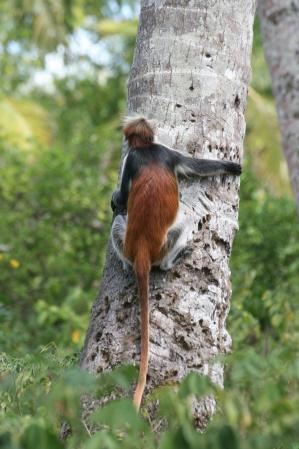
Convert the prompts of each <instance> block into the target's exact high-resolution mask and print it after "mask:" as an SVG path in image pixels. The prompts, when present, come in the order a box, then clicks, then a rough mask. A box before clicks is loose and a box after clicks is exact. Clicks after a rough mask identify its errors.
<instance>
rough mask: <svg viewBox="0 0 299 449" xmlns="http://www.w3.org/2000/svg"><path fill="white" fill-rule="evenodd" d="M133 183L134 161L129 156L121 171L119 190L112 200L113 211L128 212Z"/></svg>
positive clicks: (114, 193) (115, 192)
mask: <svg viewBox="0 0 299 449" xmlns="http://www.w3.org/2000/svg"><path fill="white" fill-rule="evenodd" d="M131 182H132V161H131V157H130V155H129V154H128V155H127V156H126V157H125V159H124V162H123V166H122V170H121V181H120V187H119V189H116V190H115V191H114V192H113V194H112V198H111V209H112V210H113V211H118V212H121V211H123V212H124V211H126V210H127V202H128V196H129V191H130V187H131Z"/></svg>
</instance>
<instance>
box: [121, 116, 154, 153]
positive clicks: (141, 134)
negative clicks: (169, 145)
mask: <svg viewBox="0 0 299 449" xmlns="http://www.w3.org/2000/svg"><path fill="white" fill-rule="evenodd" d="M123 133H124V135H125V137H126V139H127V140H128V142H129V145H130V147H132V148H146V147H148V146H150V145H151V144H152V143H153V141H154V135H155V133H154V128H153V125H152V124H151V123H150V122H149V120H148V119H146V118H145V117H137V116H135V117H134V116H133V117H132V116H129V117H125V118H124V121H123Z"/></svg>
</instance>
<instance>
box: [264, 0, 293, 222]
mask: <svg viewBox="0 0 299 449" xmlns="http://www.w3.org/2000/svg"><path fill="white" fill-rule="evenodd" d="M259 17H260V22H261V29H262V35H263V46H264V49H265V54H266V59H267V62H268V66H269V69H270V73H271V77H272V87H273V93H274V97H275V100H276V108H277V114H278V119H279V125H280V132H281V140H282V146H283V150H284V153H285V157H286V160H287V164H288V169H289V175H290V179H291V184H292V187H293V191H294V195H295V200H296V205H297V211H298V214H299V0H260V1H259Z"/></svg>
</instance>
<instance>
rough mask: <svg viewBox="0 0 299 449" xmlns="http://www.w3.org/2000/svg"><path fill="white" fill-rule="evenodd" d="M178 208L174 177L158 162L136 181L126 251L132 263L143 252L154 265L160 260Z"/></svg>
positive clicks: (152, 164) (153, 163)
mask: <svg viewBox="0 0 299 449" xmlns="http://www.w3.org/2000/svg"><path fill="white" fill-rule="evenodd" d="M178 207H179V200H178V185H177V181H176V178H175V176H174V174H173V173H172V172H171V171H169V170H168V169H167V168H166V167H163V166H162V165H160V164H158V163H155V162H152V163H151V164H150V165H147V166H145V167H144V168H142V169H141V171H140V173H139V174H138V176H137V177H136V178H135V179H134V180H133V182H132V186H131V190H130V193H129V198H128V224H127V231H126V236H125V245H124V252H125V256H126V257H127V258H128V259H129V260H130V261H131V262H132V263H134V262H135V260H136V256H137V254H138V253H139V254H140V252H146V253H147V254H148V255H149V257H150V263H151V264H154V263H158V262H159V261H160V257H161V256H160V253H161V249H162V246H163V244H164V243H165V240H166V234H167V231H168V230H169V228H170V226H171V225H172V224H173V222H174V220H175V218H176V215H177V211H178Z"/></svg>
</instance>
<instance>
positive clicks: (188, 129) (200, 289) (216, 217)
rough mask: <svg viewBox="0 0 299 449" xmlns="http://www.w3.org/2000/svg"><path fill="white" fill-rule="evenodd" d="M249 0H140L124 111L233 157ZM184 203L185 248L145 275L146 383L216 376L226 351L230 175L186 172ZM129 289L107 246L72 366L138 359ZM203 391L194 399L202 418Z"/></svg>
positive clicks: (207, 153)
mask: <svg viewBox="0 0 299 449" xmlns="http://www.w3.org/2000/svg"><path fill="white" fill-rule="evenodd" d="M254 12H255V1H254V0H240V1H236V0H222V1H221V2H220V1H215V0H207V1H200V0H193V1H192V0H191V1H190V0H185V1H180V2H178V1H176V0H155V1H153V0H144V2H143V5H142V8H141V13H140V21H139V30H138V37H137V43H136V48H135V55H134V62H133V66H132V70H131V75H130V80H129V86H128V109H129V112H134V113H139V114H140V113H142V114H144V115H145V116H147V117H150V118H153V119H154V120H155V122H156V123H157V132H158V137H159V140H160V141H161V142H162V143H164V144H166V145H168V146H170V147H172V148H175V149H177V150H179V151H181V152H184V153H186V154H190V155H194V156H197V157H206V158H214V159H215V158H219V159H228V160H233V161H240V160H242V151H243V138H244V134H245V119H244V110H245V105H246V97H247V89H248V83H249V79H250V55H251V44H252V25H253V18H254ZM181 192H182V201H183V203H184V204H185V207H186V209H187V210H188V214H189V217H190V223H192V227H193V245H194V251H193V253H192V255H191V256H189V257H188V258H186V259H185V260H183V261H182V262H181V263H180V264H179V265H178V266H177V267H176V268H175V269H173V270H172V271H171V272H168V273H165V272H163V273H162V272H159V271H158V270H157V271H154V272H153V273H152V274H151V281H150V308H151V311H150V362H149V365H150V366H149V377H148V391H149V390H150V389H152V388H153V387H155V386H157V385H161V384H163V383H164V382H166V381H169V380H171V381H179V380H181V379H182V377H184V376H185V375H186V374H187V373H189V372H190V371H197V372H200V373H203V374H206V375H208V376H210V378H211V379H212V380H213V381H214V382H215V383H217V384H219V385H222V383H223V367H222V365H221V364H220V363H218V362H215V356H216V355H218V354H220V353H225V352H227V351H228V350H229V349H230V344H231V339H230V336H229V334H228V332H227V330H226V328H225V320H226V316H227V313H228V309H229V300H230V296H231V286H230V279H229V278H230V270H229V265H228V264H229V256H230V251H231V247H232V241H233V237H234V234H235V231H236V229H237V228H238V222H237V215H238V201H239V197H238V192H239V179H238V178H235V177H227V178H225V179H224V178H221V179H220V177H218V178H213V179H206V180H200V181H199V180H190V181H189V180H188V181H184V182H182V183H181ZM139 354H140V332H139V306H138V301H137V287H136V282H135V280H134V277H133V276H132V274H126V273H124V272H123V270H122V266H121V264H120V263H119V262H118V260H117V259H116V257H115V255H114V254H113V252H112V250H111V244H110V243H109V245H108V249H107V260H106V266H105V269H104V273H103V278H102V285H101V289H100V294H99V296H98V298H97V300H96V302H95V304H94V306H93V309H92V314H91V319H90V326H89V330H88V333H87V337H86V341H85V346H84V350H83V354H82V366H83V367H85V368H87V369H88V370H89V371H91V372H95V373H99V372H102V371H106V370H109V369H111V368H112V367H114V366H116V365H118V364H120V363H124V362H129V363H132V362H133V363H136V364H138V362H139ZM214 408H215V404H214V401H213V399H211V398H208V399H206V400H205V401H204V402H200V403H195V404H194V414H195V419H196V420H197V424H198V426H199V427H202V426H203V425H204V424H205V423H206V421H207V419H208V417H209V416H210V414H211V413H212V412H213V411H214Z"/></svg>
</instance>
